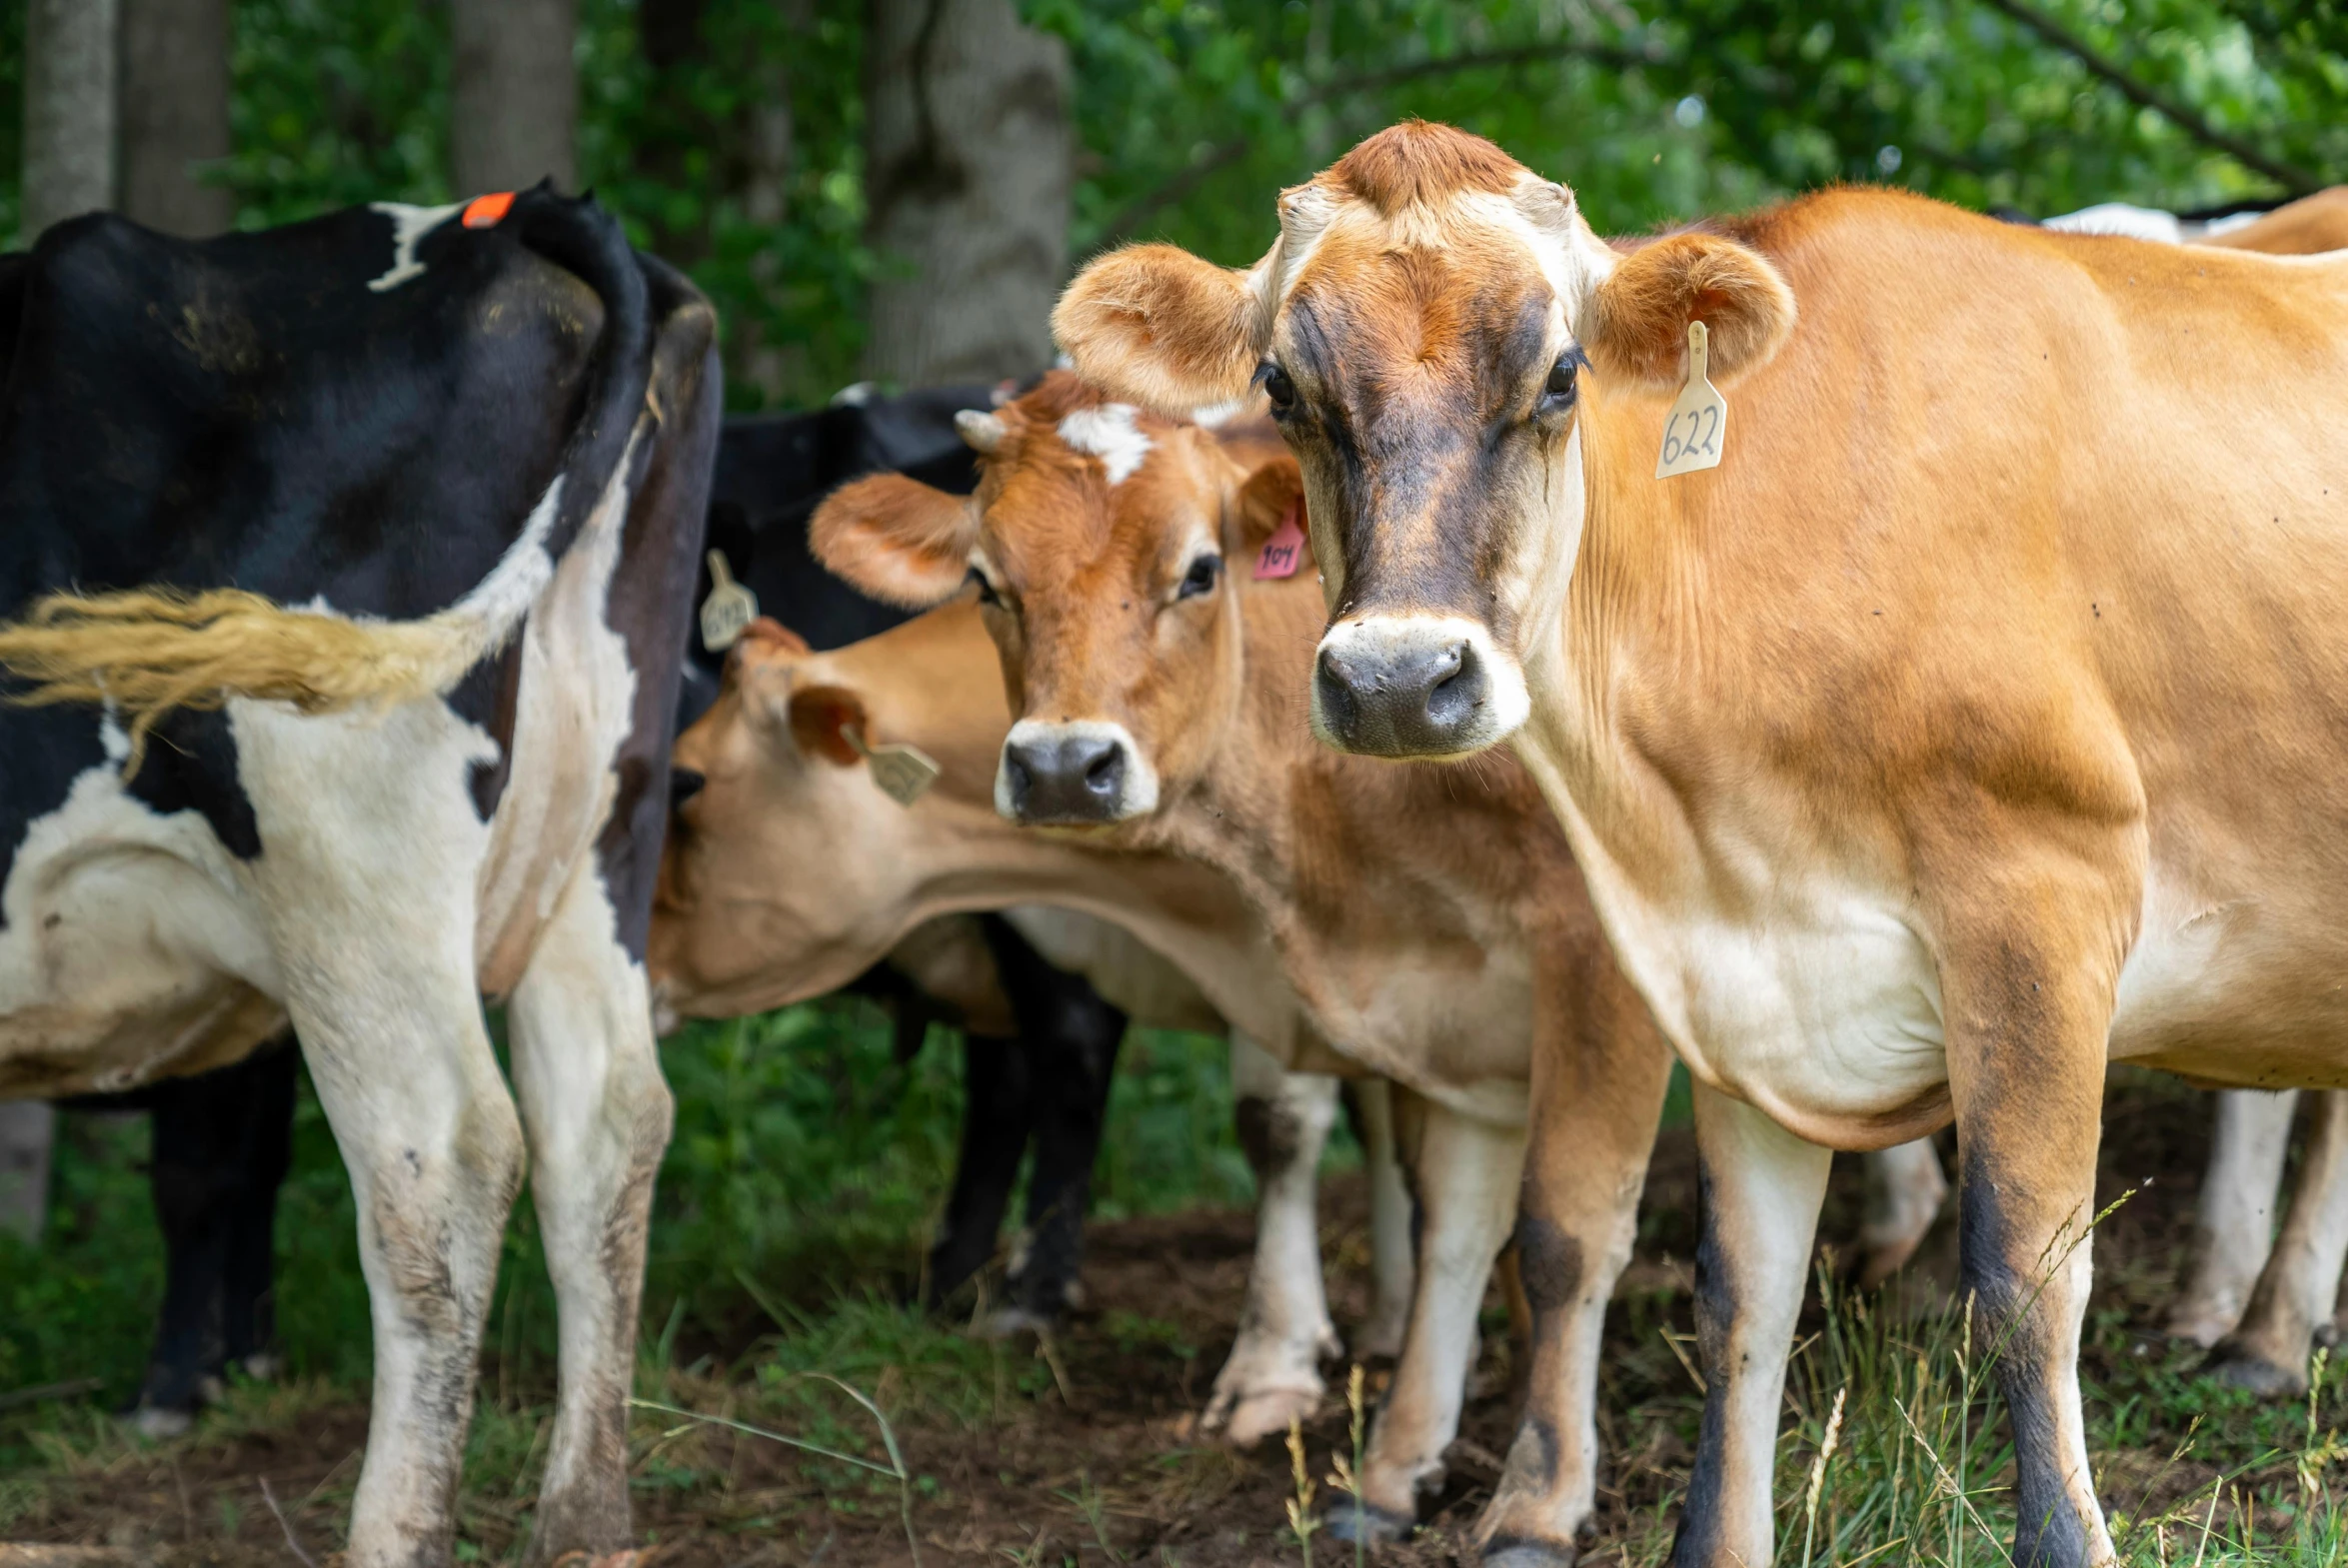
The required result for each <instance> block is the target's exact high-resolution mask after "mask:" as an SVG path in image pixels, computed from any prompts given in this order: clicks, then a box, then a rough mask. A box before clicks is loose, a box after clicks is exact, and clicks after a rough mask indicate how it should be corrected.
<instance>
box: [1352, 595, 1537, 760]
mask: <svg viewBox="0 0 2348 1568" xmlns="http://www.w3.org/2000/svg"><path fill="white" fill-rule="evenodd" d="M1529 708H1530V704H1529V702H1528V701H1527V699H1526V697H1525V692H1524V677H1523V676H1522V674H1520V673H1519V672H1518V670H1517V668H1516V665H1515V662H1514V661H1513V660H1510V659H1506V658H1503V657H1501V656H1500V655H1499V654H1498V652H1497V651H1496V650H1495V649H1494V648H1493V646H1492V640H1491V635H1490V634H1489V633H1488V632H1486V631H1485V630H1484V629H1483V628H1482V627H1480V626H1478V625H1476V624H1475V623H1474V622H1472V621H1463V620H1460V619H1458V618H1457V617H1452V616H1371V617H1367V618H1364V619H1362V620H1357V621H1343V622H1339V623H1338V624H1337V625H1335V626H1333V627H1330V628H1329V629H1328V633H1327V635H1325V636H1324V637H1322V638H1321V640H1320V652H1319V656H1318V657H1317V658H1316V659H1315V660H1314V661H1313V665H1312V731H1313V734H1315V735H1317V736H1319V737H1320V739H1321V740H1322V741H1324V742H1326V743H1327V744H1328V745H1330V746H1332V747H1335V748H1336V749H1337V750H1338V751H1340V752H1357V753H1360V754H1361V755H1363V756H1365V757H1422V758H1437V757H1461V756H1464V755H1466V754H1468V753H1470V752H1480V751H1482V750H1483V749H1484V748H1485V747H1487V746H1490V745H1492V744H1493V743H1495V742H1498V741H1503V740H1505V739H1507V737H1508V736H1509V735H1510V734H1512V733H1513V732H1514V731H1515V729H1516V727H1517V726H1518V725H1520V724H1522V723H1523V722H1524V718H1525V714H1526V712H1527V711H1528V710H1529Z"/></svg>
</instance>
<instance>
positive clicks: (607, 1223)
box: [507, 865, 673, 1564]
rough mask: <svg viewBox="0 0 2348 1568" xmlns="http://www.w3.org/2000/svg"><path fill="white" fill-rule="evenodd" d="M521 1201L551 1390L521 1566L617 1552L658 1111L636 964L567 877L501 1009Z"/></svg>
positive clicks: (596, 891)
mask: <svg viewBox="0 0 2348 1568" xmlns="http://www.w3.org/2000/svg"><path fill="white" fill-rule="evenodd" d="M507 1017H508V1022H509V1026H510V1030H511V1034H512V1044H513V1063H514V1086H515V1089H516V1092H517V1093H518V1095H519V1097H520V1099H521V1102H522V1116H523V1121H524V1124H525V1125H526V1126H527V1127H528V1128H529V1131H530V1145H531V1192H532V1196H533V1198H534V1200H535V1201H536V1203H537V1206H538V1219H539V1229H540V1232H541V1234H542V1235H543V1236H544V1237H545V1240H546V1255H547V1267H548V1271H549V1272H550V1273H551V1274H552V1275H553V1276H554V1285H555V1303H556V1314H557V1319H558V1322H559V1324H560V1335H561V1346H562V1353H561V1365H560V1374H559V1375H560V1386H559V1390H558V1393H557V1396H556V1407H555V1425H554V1432H553V1435H552V1437H551V1439H550V1440H549V1442H548V1445H547V1467H546V1476H545V1479H544V1480H543V1481H542V1482H541V1484H540V1487H539V1501H538V1517H537V1521H536V1525H535V1527H534V1529H533V1531H532V1535H531V1541H530V1547H529V1550H528V1552H527V1554H526V1555H525V1557H524V1561H525V1562H527V1563H533V1564H535V1563H546V1562H551V1561H554V1560H556V1559H558V1558H560V1557H561V1556H563V1555H564V1554H565V1553H568V1552H577V1551H584V1552H586V1553H587V1554H588V1555H589V1556H590V1557H593V1556H596V1555H598V1554H601V1553H605V1552H611V1551H615V1550H618V1549H619V1548H621V1547H624V1546H626V1545H627V1544H628V1542H629V1536H630V1530H629V1517H628V1398H629V1394H630V1392H631V1387H632V1382H633V1377H634V1373H635V1368H636V1326H637V1310H638V1306H639V1302H640V1300H641V1297H642V1292H643V1288H644V1257H645V1241H646V1232H647V1229H648V1227H649V1226H650V1224H651V1221H652V1196H653V1178H654V1177H655V1175H656V1174H657V1173H658V1172H659V1169H660V1163H661V1154H662V1152H663V1151H664V1150H665V1149H666V1148H667V1147H668V1143H669V1130H670V1124H671V1119H672V1103H673V1102H672V1100H671V1098H670V1095H669V1088H668V1084H667V1083H666V1082H665V1081H663V1079H662V1077H661V1068H660V1058H659V1055H658V1053H657V1050H656V1048H655V1044H654V1039H653V1029H652V1003H651V997H650V994H649V991H648V988H647V984H646V979H645V973H644V966H643V965H642V964H641V963H640V962H639V961H637V959H636V957H635V956H634V955H633V954H632V953H630V952H629V951H628V950H627V949H626V948H625V947H624V946H623V945H622V944H621V942H620V939H619V937H618V935H617V923H616V920H615V918H614V914H613V910H612V906H611V903H610V901H609V899H608V898H607V897H606V895H605V892H604V883H603V878H602V877H601V876H600V875H599V874H598V873H597V871H596V869H595V867H594V866H592V865H590V866H586V867H583V868H582V869H581V870H580V872H579V873H578V874H576V875H575V876H574V877H573V878H572V880H571V883H570V885H569V886H568V887H567V888H566V889H565V891H564V893H563V897H562V901H561V903H560V904H559V905H558V906H557V908H556V911H555V917H554V920H553V922H552V923H551V924H550V925H549V927H548V929H547V931H546V933H545V935H544V936H543V937H542V938H541V939H540V942H539V945H538V949H537V951H536V952H534V953H533V954H532V955H531V960H530V967H529V969H528V970H527V971H526V972H525V973H524V975H523V978H522V983H521V984H520V985H519V986H517V987H516V989H515V991H514V996H513V1000H512V1003H511V1005H510V1007H509V1009H508V1014H507Z"/></svg>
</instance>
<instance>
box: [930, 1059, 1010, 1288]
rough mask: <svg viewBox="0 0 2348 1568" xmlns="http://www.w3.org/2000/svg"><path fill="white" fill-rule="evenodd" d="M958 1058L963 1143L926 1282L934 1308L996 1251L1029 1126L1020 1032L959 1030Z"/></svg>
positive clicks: (957, 1156)
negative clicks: (961, 1038)
mask: <svg viewBox="0 0 2348 1568" xmlns="http://www.w3.org/2000/svg"><path fill="white" fill-rule="evenodd" d="M962 1060H963V1074H962V1088H963V1101H962V1144H961V1147H960V1149H959V1150H958V1151H957V1154H956V1157H955V1162H954V1185H953V1187H952V1188H951V1189H950V1190H949V1192H948V1194H947V1198H946V1213H945V1215H944V1217H943V1218H941V1219H940V1221H939V1224H938V1239H937V1240H936V1241H935V1242H933V1243H932V1244H931V1247H930V1268H929V1275H930V1277H929V1283H928V1285H927V1286H926V1287H925V1301H926V1304H927V1305H929V1306H930V1307H932V1308H933V1309H934V1308H937V1307H941V1306H943V1305H945V1303H946V1300H947V1298H948V1297H949V1296H952V1295H953V1294H954V1293H955V1292H956V1291H957V1290H960V1289H961V1288H962V1287H963V1286H964V1285H965V1284H966V1283H968V1282H969V1280H970V1278H971V1276H972V1275H974V1274H976V1273H978V1271H979V1270H980V1269H982V1268H985V1267H986V1266H987V1260H988V1259H989V1258H991V1257H993V1256H994V1255H995V1247H996V1244H997V1241H998V1240H999V1239H1000V1237H1001V1236H1002V1233H1003V1215H1004V1211H1005V1210H1006V1209H1007V1208H1009V1207H1010V1205H1011V1192H1012V1188H1013V1187H1015V1186H1017V1185H1018V1184H1019V1173H1020V1160H1021V1159H1022V1158H1023V1157H1024V1156H1025V1155H1026V1154H1027V1151H1028V1134H1029V1133H1030V1131H1031V1130H1032V1129H1033V1120H1034V1099H1035V1091H1034V1087H1033V1083H1034V1077H1035V1073H1034V1066H1033V1063H1032V1062H1031V1061H1030V1060H1029V1045H1028V1042H1027V1041H1026V1040H1024V1039H1022V1038H1021V1037H1020V1036H1018V1035H1016V1034H1015V1035H1012V1036H1010V1037H1008V1038H1006V1037H1002V1036H998V1035H991V1034H974V1033H971V1032H969V1031H968V1030H965V1031H964V1034H963V1052H962Z"/></svg>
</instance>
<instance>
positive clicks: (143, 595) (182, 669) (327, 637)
mask: <svg viewBox="0 0 2348 1568" xmlns="http://www.w3.org/2000/svg"><path fill="white" fill-rule="evenodd" d="M481 630H482V629H481V628H479V627H478V626H476V625H473V624H471V621H470V618H460V617H456V616H450V615H445V614H444V615H440V616H432V617H427V618H426V619H424V620H421V621H354V620H350V619H348V618H346V617H343V616H339V615H335V614H332V613H330V612H324V611H307V610H288V609H286V608H284V607H283V606H281V605H277V604H275V603H273V602H271V601H270V600H267V599H264V598H263V597H262V596H260V595H258V594H250V593H246V592H245V591H243V590H242V589H230V588H223V589H212V590H208V591H207V592H204V593H201V594H184V593H179V592H176V591H173V590H168V589H132V590H127V591H125V592H121V593H113V594H93V595H87V596H84V595H78V594H52V595H50V596H48V597H47V598H45V599H43V600H41V601H39V602H38V603H36V604H35V605H34V606H33V608H32V610H31V611H30V612H29V613H27V614H26V616H25V617H24V619H22V620H21V621H16V622H13V623H8V624H4V625H0V670H5V671H6V672H7V673H8V674H9V675H11V676H14V677H15V678H16V679H17V680H19V681H22V682H25V683H27V685H28V687H29V690H26V691H21V692H18V693H15V694H12V695H11V696H10V697H9V699H8V701H10V702H12V703H16V704H19V705H22V706H25V707H36V708H37V707H47V706H49V705H52V704H57V703H89V704H93V705H105V706H108V707H110V708H112V709H113V710H114V712H115V713H116V714H118V715H119V716H121V718H122V720H123V722H124V723H125V725H126V726H127V727H128V730H129V734H130V743H131V754H130V759H129V762H128V764H127V766H126V769H125V776H126V777H127V776H128V775H129V774H131V773H135V772H137V770H138V766H139V760H140V758H141V757H142V756H143V755H144V753H145V749H146V738H147V732H148V731H150V730H152V729H153V728H154V726H155V724H156V722H157V721H158V720H160V719H162V718H163V717H164V716H165V715H166V714H169V713H171V712H173V711H174V710H176V709H193V710H207V709H217V708H220V707H223V706H224V705H225V704H226V703H227V702H228V701H229V699H231V698H238V697H243V698H252V699H256V700H259V701H264V702H278V703H291V704H292V705H294V707H296V708H298V709H300V710H301V711H302V712H304V713H306V714H331V713H338V712H341V711H344V710H346V709H352V708H358V707H361V706H363V705H368V704H398V703H406V702H413V701H417V700H419V699H423V698H427V697H434V696H438V695H439V694H440V693H442V692H445V691H447V690H448V689H449V688H450V687H452V686H454V685H455V684H456V682H457V681H458V680H459V679H461V678H462V677H463V676H464V674H465V672H466V671H467V670H468V669H470V668H471V667H472V666H473V664H474V663H475V662H476V661H477V660H478V659H480V658H481V657H482V655H483V654H484V653H485V652H486V650H485V649H484V648H483V647H482V642H481V639H480V636H479V633H480V631H481Z"/></svg>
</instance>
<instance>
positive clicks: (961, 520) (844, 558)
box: [807, 474, 979, 610]
mask: <svg viewBox="0 0 2348 1568" xmlns="http://www.w3.org/2000/svg"><path fill="white" fill-rule="evenodd" d="M807 540H808V548H809V549H810V550H811V551H813V552H814V553H815V558H816V559H817V560H818V561H820V562H822V563H823V564H824V565H825V566H826V567H828V568H830V569H831V570H832V571H833V572H834V573H835V574H837V575H838V576H840V577H841V578H844V579H846V580H847V581H848V582H850V583H852V584H854V585H855V586H856V587H858V588H860V589H862V590H863V591H864V592H866V593H868V594H870V595H872V596H873V597H874V598H875V599H878V600H880V601H881V602H883V603H884V604H890V605H896V606H898V607H900V608H902V609H905V610H927V609H929V608H930V607H931V606H932V605H936V604H942V603H944V602H945V601H947V600H949V599H952V598H953V597H954V596H955V593H956V591H957V590H959V589H960V588H961V587H962V585H963V581H964V579H966V578H968V577H969V576H970V571H971V547H972V546H973V545H975V544H977V543H978V542H979V512H978V506H977V503H975V502H973V501H972V500H971V498H970V497H968V496H950V495H948V494H947V493H946V492H945V491H943V490H934V489H932V488H931V487H930V486H928V485H925V484H923V483H922V482H921V481H920V480H916V479H908V478H906V477H905V476H904V475H903V474H876V475H874V476H873V477H872V478H871V479H860V480H858V481H857V482H856V483H855V484H853V485H843V486H841V487H840V489H838V490H836V491H834V492H832V494H831V495H830V496H828V497H826V498H825V500H824V504H823V505H822V506H820V507H818V508H816V515H815V517H814V518H813V519H812V520H810V522H809V523H808V530H807Z"/></svg>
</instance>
